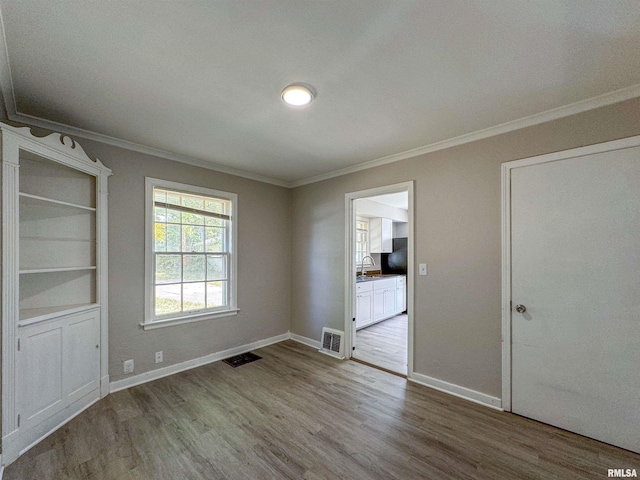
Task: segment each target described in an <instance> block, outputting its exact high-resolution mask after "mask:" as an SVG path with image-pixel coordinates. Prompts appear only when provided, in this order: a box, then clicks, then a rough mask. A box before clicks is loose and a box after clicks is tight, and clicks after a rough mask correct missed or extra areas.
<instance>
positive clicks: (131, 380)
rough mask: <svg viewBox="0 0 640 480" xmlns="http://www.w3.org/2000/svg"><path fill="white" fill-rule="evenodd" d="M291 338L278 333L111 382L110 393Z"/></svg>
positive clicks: (287, 334) (288, 335)
mask: <svg viewBox="0 0 640 480" xmlns="http://www.w3.org/2000/svg"><path fill="white" fill-rule="evenodd" d="M289 338H290V334H289V332H287V333H283V334H281V335H276V336H275V337H270V338H265V339H264V340H258V341H256V342H252V343H247V344H245V345H240V346H239V347H233V348H229V349H227V350H222V351H220V352H216V353H211V354H209V355H205V356H204V357H199V358H194V359H192V360H187V361H186V362H181V363H176V364H174V365H169V366H167V367H163V368H158V369H156V370H151V371H149V372H144V373H140V374H138V375H135V376H133V377H128V378H123V379H122V380H116V381H115V382H111V384H110V388H109V393H115V392H119V391H120V390H125V389H127V388H131V387H135V386H136V385H142V384H143V383H147V382H152V381H153V380H158V379H159V378H163V377H168V376H169V375H173V374H174V373H180V372H184V371H185V370H191V369H192V368H196V367H200V366H202V365H206V364H208V363H213V362H217V361H219V360H224V359H225V358H229V357H232V356H234V355H240V354H242V353H247V352H249V351H251V350H256V349H258V348H262V347H266V346H268V345H273V344H274V343H280V342H283V341H285V340H289Z"/></svg>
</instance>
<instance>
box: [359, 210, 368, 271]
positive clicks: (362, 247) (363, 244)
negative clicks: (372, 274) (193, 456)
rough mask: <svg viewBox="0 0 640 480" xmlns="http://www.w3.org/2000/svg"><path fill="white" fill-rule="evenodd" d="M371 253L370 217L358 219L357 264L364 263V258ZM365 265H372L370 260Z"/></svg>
mask: <svg viewBox="0 0 640 480" xmlns="http://www.w3.org/2000/svg"><path fill="white" fill-rule="evenodd" d="M367 255H369V219H368V218H358V219H357V220H356V265H357V266H360V265H362V259H363V258H364V257H366V256H367ZM365 265H371V263H370V262H368V263H366V264H365Z"/></svg>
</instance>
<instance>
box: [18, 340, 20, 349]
mask: <svg viewBox="0 0 640 480" xmlns="http://www.w3.org/2000/svg"><path fill="white" fill-rule="evenodd" d="M18 351H20V339H18Z"/></svg>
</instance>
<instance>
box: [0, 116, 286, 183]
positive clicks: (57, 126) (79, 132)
mask: <svg viewBox="0 0 640 480" xmlns="http://www.w3.org/2000/svg"><path fill="white" fill-rule="evenodd" d="M8 110H9V109H7V115H8V117H9V119H10V120H12V121H15V122H21V123H27V124H29V125H33V126H35V127H41V128H45V129H47V130H53V131H54V132H61V133H64V134H66V135H74V136H76V137H80V138H86V139H89V140H94V141H96V142H100V143H106V144H108V145H113V146H115V147H120V148H124V149H127V150H133V151H134V152H139V153H144V154H146V155H152V156H155V157H160V158H165V159H167V160H173V161H175V162H180V163H186V164H188V165H193V166H196V167H201V168H206V169H209V170H214V171H216V172H220V173H226V174H229V175H235V176H237V177H243V178H248V179H249V180H255V181H258V182H263V183H269V184H272V185H277V186H279V187H289V186H290V185H289V183H288V182H285V181H282V180H278V179H275V178H271V177H266V176H264V175H258V174H255V173H251V172H247V171H245V170H240V169H237V168H233V167H227V166H225V165H220V164H217V163H214V162H211V161H208V160H201V159H198V158H192V157H188V156H186V155H181V154H179V153H174V152H169V151H167V150H162V149H159V148H154V147H148V146H146V145H142V144H139V143H135V142H130V141H128V140H122V139H120V138H116V137H111V136H109V135H103V134H101V133H97V132H92V131H90V130H84V129H82V128H77V127H72V126H70V125H66V124H64V123H59V122H54V121H51V120H44V119H42V118H39V117H35V116H32V115H26V114H23V113H14V114H13V115H12V114H10V113H9V111H8Z"/></svg>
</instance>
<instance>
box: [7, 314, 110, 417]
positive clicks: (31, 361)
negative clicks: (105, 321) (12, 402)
mask: <svg viewBox="0 0 640 480" xmlns="http://www.w3.org/2000/svg"><path fill="white" fill-rule="evenodd" d="M18 338H19V341H20V350H19V351H18V361H17V377H18V379H19V381H18V382H17V387H18V388H17V392H16V393H17V400H18V401H17V404H18V415H20V427H21V428H22V427H24V428H25V429H29V428H30V427H33V426H36V425H38V424H40V423H42V422H46V420H47V419H48V418H51V417H53V416H54V415H55V414H56V413H58V412H59V411H61V410H63V409H65V408H67V407H68V406H69V405H71V404H73V403H74V402H75V401H76V400H78V399H80V398H81V397H83V396H84V395H87V394H90V393H91V392H92V391H95V390H97V389H98V387H99V378H100V318H99V311H98V310H97V309H96V310H92V311H89V312H83V313H80V314H77V315H68V316H65V317H61V318H56V319H53V320H45V321H42V322H39V323H35V324H31V325H28V326H25V327H20V328H19V329H18Z"/></svg>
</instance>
